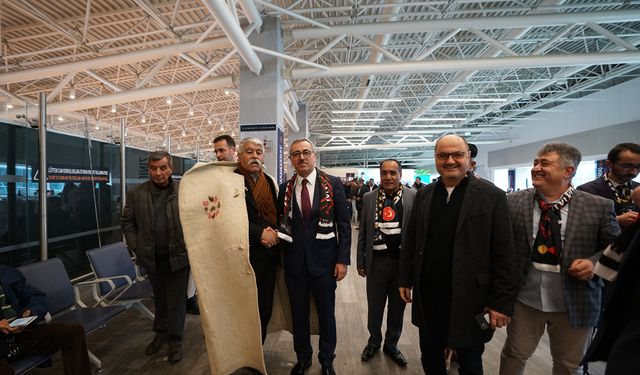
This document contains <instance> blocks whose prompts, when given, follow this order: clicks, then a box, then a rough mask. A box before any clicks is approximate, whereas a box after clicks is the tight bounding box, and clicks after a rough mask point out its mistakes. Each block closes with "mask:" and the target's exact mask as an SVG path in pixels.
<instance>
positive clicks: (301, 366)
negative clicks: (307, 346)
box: [291, 361, 311, 375]
mask: <svg viewBox="0 0 640 375" xmlns="http://www.w3.org/2000/svg"><path fill="white" fill-rule="evenodd" d="M309 367H311V361H309V362H298V363H296V365H295V366H293V368H292V369H291V375H302V374H304V371H305V370H306V369H308V368H309Z"/></svg>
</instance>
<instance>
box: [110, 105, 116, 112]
mask: <svg viewBox="0 0 640 375" xmlns="http://www.w3.org/2000/svg"><path fill="white" fill-rule="evenodd" d="M116 109H117V106H116V105H115V104H112V105H111V113H116Z"/></svg>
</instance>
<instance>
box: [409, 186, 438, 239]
mask: <svg viewBox="0 0 640 375" xmlns="http://www.w3.org/2000/svg"><path fill="white" fill-rule="evenodd" d="M436 183H437V182H434V184H436ZM423 189H429V190H428V191H427V193H426V194H425V195H426V197H425V198H426V199H425V202H424V212H423V213H422V222H423V224H422V233H425V234H426V233H429V218H430V217H431V203H432V202H433V191H434V190H435V185H433V184H432V185H429V186H427V187H423ZM417 194H418V193H416V195H417ZM414 209H415V208H414ZM424 237H425V238H426V237H427V236H426V235H425V236H424Z"/></svg>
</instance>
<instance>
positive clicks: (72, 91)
mask: <svg viewBox="0 0 640 375" xmlns="http://www.w3.org/2000/svg"><path fill="white" fill-rule="evenodd" d="M75 98H76V89H74V88H73V87H71V89H70V90H69V99H75Z"/></svg>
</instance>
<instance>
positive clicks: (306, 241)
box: [278, 139, 351, 375]
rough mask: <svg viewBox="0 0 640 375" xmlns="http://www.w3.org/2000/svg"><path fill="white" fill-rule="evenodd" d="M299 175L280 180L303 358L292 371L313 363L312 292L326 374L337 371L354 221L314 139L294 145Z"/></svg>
mask: <svg viewBox="0 0 640 375" xmlns="http://www.w3.org/2000/svg"><path fill="white" fill-rule="evenodd" d="M289 159H290V160H291V164H292V165H293V168H294V169H295V173H294V175H293V176H292V177H291V179H289V180H288V181H286V182H285V183H283V184H282V185H280V194H279V196H278V207H280V209H281V211H280V212H281V221H282V223H283V224H284V226H285V227H286V228H287V229H288V230H289V232H290V234H291V237H292V242H291V244H290V245H289V246H288V247H287V248H286V249H285V251H284V271H285V280H286V283H287V289H288V290H289V298H290V300H291V315H292V318H293V347H294V350H295V352H296V357H297V360H298V362H297V363H296V365H295V366H294V367H293V369H292V370H291V374H303V373H304V372H305V370H306V369H308V368H309V367H310V366H311V357H312V355H313V349H312V347H311V337H310V335H311V334H310V323H309V314H310V307H309V299H310V295H311V294H313V298H314V300H315V303H316V308H317V312H318V320H319V323H320V342H319V347H320V352H319V354H318V359H319V361H320V365H321V366H322V373H323V374H324V375H334V374H335V373H336V372H335V370H334V368H333V359H334V358H335V356H336V355H335V348H336V318H335V303H336V286H337V281H340V280H342V279H344V277H345V276H346V275H347V265H349V263H350V259H349V254H350V250H351V226H350V225H349V211H348V209H347V197H346V195H345V192H344V188H343V187H342V182H341V181H340V179H339V178H337V177H334V176H329V175H327V174H326V173H324V172H323V171H321V170H319V169H316V156H315V149H314V146H313V143H311V141H309V140H308V139H297V140H295V141H293V143H292V144H291V147H290V148H289Z"/></svg>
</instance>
